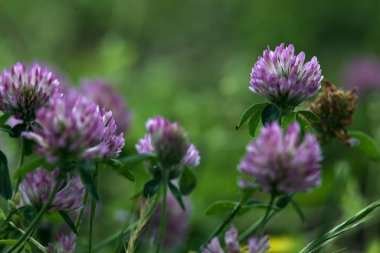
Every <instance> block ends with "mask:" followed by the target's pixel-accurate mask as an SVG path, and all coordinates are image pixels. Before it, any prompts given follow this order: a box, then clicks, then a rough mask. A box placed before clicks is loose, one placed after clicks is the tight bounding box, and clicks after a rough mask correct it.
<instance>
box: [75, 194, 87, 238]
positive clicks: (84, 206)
mask: <svg viewBox="0 0 380 253" xmlns="http://www.w3.org/2000/svg"><path fill="white" fill-rule="evenodd" d="M87 199H88V191H87V189H86V190H85V192H84V197H83V202H82V208H81V209H80V211H79V214H78V217H77V219H76V220H75V228H76V230H77V232H78V231H79V226H80V223H81V222H82V218H83V214H84V211H85V210H86V204H87Z"/></svg>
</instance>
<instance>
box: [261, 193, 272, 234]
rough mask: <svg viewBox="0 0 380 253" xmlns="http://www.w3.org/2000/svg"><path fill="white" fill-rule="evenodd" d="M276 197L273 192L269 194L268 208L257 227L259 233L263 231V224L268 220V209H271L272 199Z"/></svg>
mask: <svg viewBox="0 0 380 253" xmlns="http://www.w3.org/2000/svg"><path fill="white" fill-rule="evenodd" d="M275 199H276V195H275V194H273V193H272V194H271V195H270V200H269V205H268V208H267V211H266V212H265V215H264V218H263V219H262V222H261V223H260V227H259V229H260V230H261V231H260V233H261V234H262V233H263V231H264V227H265V225H266V224H267V222H268V221H269V219H268V215H269V213H270V211H271V210H272V208H273V204H274V200H275Z"/></svg>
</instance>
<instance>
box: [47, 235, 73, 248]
mask: <svg viewBox="0 0 380 253" xmlns="http://www.w3.org/2000/svg"><path fill="white" fill-rule="evenodd" d="M76 240H77V237H76V236H75V234H73V233H71V234H69V235H65V234H59V235H58V236H57V237H56V240H55V242H54V243H49V245H48V252H49V253H74V251H75V248H76Z"/></svg>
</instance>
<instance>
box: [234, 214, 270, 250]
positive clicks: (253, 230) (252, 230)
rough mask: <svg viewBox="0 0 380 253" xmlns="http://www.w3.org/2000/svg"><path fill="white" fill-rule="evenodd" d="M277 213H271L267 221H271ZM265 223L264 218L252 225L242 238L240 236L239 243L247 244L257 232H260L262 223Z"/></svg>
mask: <svg viewBox="0 0 380 253" xmlns="http://www.w3.org/2000/svg"><path fill="white" fill-rule="evenodd" d="M276 213H277V211H276V210H273V211H271V212H270V213H269V214H268V216H267V218H266V219H267V220H270V219H271V218H272V217H273V216H274V215H275V214H276ZM263 221H264V217H262V218H261V219H260V220H258V221H256V222H255V223H253V224H252V226H250V227H249V228H248V229H247V230H246V231H244V233H243V234H241V236H239V242H240V243H243V242H245V241H246V240H247V239H248V238H249V237H250V236H251V235H253V234H256V232H257V231H258V230H259V228H260V226H261V223H262V222H263Z"/></svg>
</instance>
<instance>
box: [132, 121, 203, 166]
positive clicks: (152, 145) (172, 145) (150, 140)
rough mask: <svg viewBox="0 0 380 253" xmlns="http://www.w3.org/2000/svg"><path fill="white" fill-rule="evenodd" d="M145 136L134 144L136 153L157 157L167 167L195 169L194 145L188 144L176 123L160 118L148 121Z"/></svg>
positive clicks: (196, 160) (197, 153)
mask: <svg viewBox="0 0 380 253" xmlns="http://www.w3.org/2000/svg"><path fill="white" fill-rule="evenodd" d="M146 128H147V131H148V134H146V135H145V136H144V137H143V138H142V139H140V140H139V142H138V143H137V144H136V150H137V152H138V153H145V154H153V153H156V154H157V155H158V158H159V160H160V161H161V162H162V163H164V164H168V165H171V166H173V165H179V164H183V165H185V166H188V167H197V166H198V165H199V163H200V156H199V152H198V150H197V149H196V147H195V145H194V144H190V145H189V144H188V143H187V140H186V135H185V133H184V132H183V130H182V128H181V127H180V126H179V125H178V123H172V122H170V121H168V120H167V119H164V118H162V117H160V116H157V117H155V118H152V119H149V120H148V122H147V124H146Z"/></svg>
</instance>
